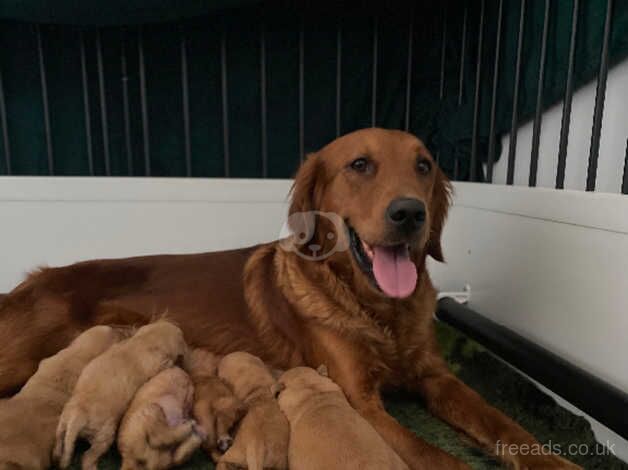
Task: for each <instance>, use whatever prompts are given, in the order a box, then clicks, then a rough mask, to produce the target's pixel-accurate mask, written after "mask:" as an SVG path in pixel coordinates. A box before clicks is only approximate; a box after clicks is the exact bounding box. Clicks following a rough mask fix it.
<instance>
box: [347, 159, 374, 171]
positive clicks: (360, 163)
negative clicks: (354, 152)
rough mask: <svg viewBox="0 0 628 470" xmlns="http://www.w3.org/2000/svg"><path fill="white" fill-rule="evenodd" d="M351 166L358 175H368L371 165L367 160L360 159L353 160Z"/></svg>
mask: <svg viewBox="0 0 628 470" xmlns="http://www.w3.org/2000/svg"><path fill="white" fill-rule="evenodd" d="M350 166H351V169H352V170H354V171H357V172H358V173H366V172H367V170H368V169H369V166H370V165H369V161H368V160H367V159H366V158H364V157H360V158H356V159H355V160H353V161H352V162H351V165H350Z"/></svg>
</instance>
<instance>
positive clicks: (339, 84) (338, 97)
mask: <svg viewBox="0 0 628 470" xmlns="http://www.w3.org/2000/svg"><path fill="white" fill-rule="evenodd" d="M341 99H342V25H341V23H340V22H338V31H337V32H336V137H340V129H341V127H342V122H341V117H342V116H341V114H340V113H341V108H340V102H341Z"/></svg>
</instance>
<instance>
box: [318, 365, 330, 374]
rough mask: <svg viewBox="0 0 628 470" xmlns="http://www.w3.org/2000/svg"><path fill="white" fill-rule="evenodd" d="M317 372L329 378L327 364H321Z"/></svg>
mask: <svg viewBox="0 0 628 470" xmlns="http://www.w3.org/2000/svg"><path fill="white" fill-rule="evenodd" d="M316 372H318V373H319V374H320V375H322V376H323V377H329V371H328V370H327V366H326V365H325V364H321V365H320V366H318V368H317V369H316Z"/></svg>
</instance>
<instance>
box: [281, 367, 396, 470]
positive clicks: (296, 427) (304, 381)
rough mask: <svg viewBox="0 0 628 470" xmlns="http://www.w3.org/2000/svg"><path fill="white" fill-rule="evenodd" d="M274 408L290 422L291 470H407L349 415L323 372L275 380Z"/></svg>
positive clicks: (297, 371)
mask: <svg viewBox="0 0 628 470" xmlns="http://www.w3.org/2000/svg"><path fill="white" fill-rule="evenodd" d="M275 391H276V392H277V393H278V402H279V407H280V408H281V410H282V411H283V413H284V414H285V415H286V416H287V417H288V421H289V422H290V450H289V457H288V460H289V462H290V469H291V470H319V469H322V468H342V469H343V470H384V469H386V470H407V469H408V466H407V465H406V464H405V463H404V462H403V461H402V460H401V458H400V457H399V456H398V455H397V454H396V453H395V452H394V451H393V450H392V449H391V448H390V447H389V446H388V444H386V442H384V440H383V439H382V438H381V437H380V435H379V434H378V433H377V431H375V429H373V427H372V426H371V425H370V424H369V423H368V422H367V421H366V420H365V419H364V418H362V417H361V416H360V415H359V414H358V413H357V411H355V410H354V409H353V408H352V407H351V405H350V404H349V402H348V401H347V399H346V398H345V395H344V394H343V393H342V390H341V389H340V387H339V386H338V385H336V384H335V383H334V382H332V381H331V380H330V379H329V378H327V370H326V368H325V367H324V366H321V367H320V368H319V370H318V371H316V370H314V369H310V368H309V367H296V368H294V369H291V370H289V371H287V372H285V373H284V374H283V375H282V376H281V377H280V378H279V381H278V384H277V386H276V387H275Z"/></svg>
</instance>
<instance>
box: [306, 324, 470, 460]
mask: <svg viewBox="0 0 628 470" xmlns="http://www.w3.org/2000/svg"><path fill="white" fill-rule="evenodd" d="M312 331H313V333H314V337H313V342H312V344H313V348H312V352H311V357H309V358H308V363H309V365H310V366H312V367H318V366H320V365H325V366H327V370H328V371H329V377H330V378H331V379H332V380H333V381H334V382H336V383H337V384H338V385H339V386H340V387H341V388H342V390H343V392H344V393H345V395H346V397H347V399H348V400H349V403H350V404H351V406H353V408H355V409H356V410H357V411H358V413H360V415H362V416H363V417H364V418H365V419H366V420H367V421H368V422H369V423H370V424H371V425H372V426H373V427H374V428H375V430H376V431H377V432H378V433H379V435H380V436H382V438H383V439H384V441H385V442H386V443H387V444H388V445H389V446H390V447H391V448H392V449H393V450H394V451H395V452H396V453H397V455H399V457H401V459H402V460H403V461H404V462H405V463H406V464H407V465H408V467H409V468H410V469H411V470H425V469H447V470H463V469H464V470H468V469H469V467H468V466H467V465H466V464H465V463H463V462H461V461H460V460H457V459H456V458H455V457H453V456H451V455H449V454H448V453H446V452H445V451H443V450H441V449H439V448H437V447H434V446H433V445H431V444H429V443H428V442H426V441H424V440H423V439H421V438H419V437H418V436H416V435H415V434H414V433H412V432H411V431H410V430H408V429H406V428H404V427H403V426H402V425H401V424H399V423H398V422H397V420H395V418H393V417H392V416H390V415H389V414H388V413H387V412H386V410H385V409H384V406H383V404H382V401H381V398H380V394H379V387H380V382H379V379H378V378H377V377H376V376H374V375H373V374H372V373H371V372H372V369H371V366H372V358H370V357H369V356H368V354H365V351H363V350H362V349H361V348H360V347H359V346H358V345H356V344H353V343H352V342H351V341H350V340H347V339H345V338H341V337H340V336H339V335H337V334H336V333H335V332H333V331H330V330H327V329H325V328H316V327H315V328H313V330H312Z"/></svg>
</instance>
